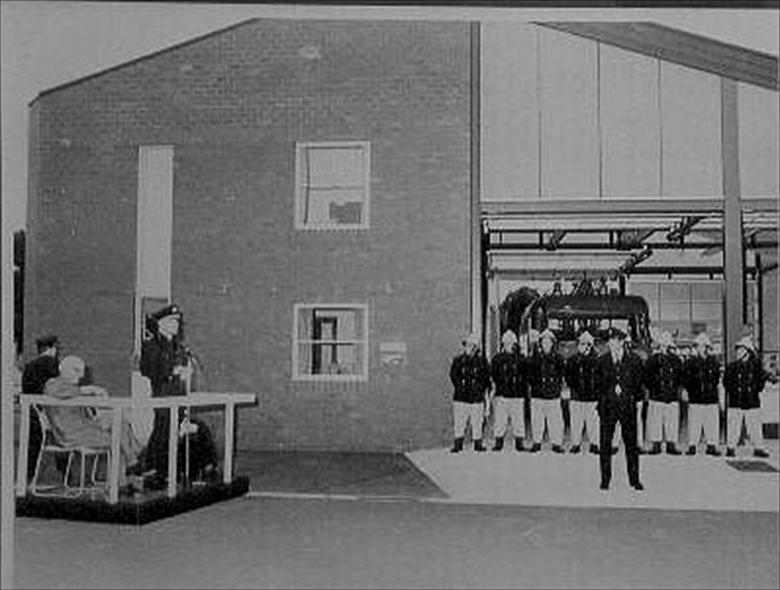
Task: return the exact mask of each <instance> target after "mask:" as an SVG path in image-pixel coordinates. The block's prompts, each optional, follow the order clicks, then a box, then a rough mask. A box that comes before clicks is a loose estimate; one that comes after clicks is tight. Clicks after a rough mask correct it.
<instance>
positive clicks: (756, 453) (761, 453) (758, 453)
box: [753, 449, 769, 459]
mask: <svg viewBox="0 0 780 590" xmlns="http://www.w3.org/2000/svg"><path fill="white" fill-rule="evenodd" d="M753 456H754V457H761V458H762V459H765V458H767V457H769V453H767V452H766V451H765V450H764V449H753Z"/></svg>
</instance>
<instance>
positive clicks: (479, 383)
mask: <svg viewBox="0 0 780 590" xmlns="http://www.w3.org/2000/svg"><path fill="white" fill-rule="evenodd" d="M450 381H451V382H452V386H453V388H454V393H453V397H452V399H453V400H454V401H456V402H464V403H467V404H477V403H482V402H484V401H485V393H486V392H487V390H488V389H489V388H490V367H489V366H488V363H487V361H486V360H485V357H483V356H482V355H481V354H466V353H461V354H459V355H458V356H456V357H455V358H454V359H453V360H452V365H451V366H450Z"/></svg>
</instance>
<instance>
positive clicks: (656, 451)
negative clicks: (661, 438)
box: [648, 441, 661, 455]
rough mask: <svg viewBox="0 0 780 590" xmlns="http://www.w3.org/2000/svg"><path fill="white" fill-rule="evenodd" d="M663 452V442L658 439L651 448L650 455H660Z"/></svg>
mask: <svg viewBox="0 0 780 590" xmlns="http://www.w3.org/2000/svg"><path fill="white" fill-rule="evenodd" d="M660 454H661V443H660V442H658V441H655V442H653V446H652V447H651V449H650V452H649V453H648V455H660Z"/></svg>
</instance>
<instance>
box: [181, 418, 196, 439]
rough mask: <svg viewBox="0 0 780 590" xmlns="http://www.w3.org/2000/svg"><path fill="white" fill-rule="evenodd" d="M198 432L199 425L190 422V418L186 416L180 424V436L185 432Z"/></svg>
mask: <svg viewBox="0 0 780 590" xmlns="http://www.w3.org/2000/svg"><path fill="white" fill-rule="evenodd" d="M196 432H198V425H197V424H194V423H193V422H190V421H189V419H188V418H185V419H184V420H182V423H181V424H180V425H179V436H180V437H182V436H184V435H185V434H188V433H189V434H195V433H196Z"/></svg>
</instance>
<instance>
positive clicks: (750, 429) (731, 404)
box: [723, 336, 769, 457]
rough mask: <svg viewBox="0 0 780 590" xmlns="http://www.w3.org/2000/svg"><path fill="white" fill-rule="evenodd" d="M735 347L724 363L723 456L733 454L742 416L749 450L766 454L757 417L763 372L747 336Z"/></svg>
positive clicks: (762, 385) (761, 455) (760, 454)
mask: <svg viewBox="0 0 780 590" xmlns="http://www.w3.org/2000/svg"><path fill="white" fill-rule="evenodd" d="M735 348H736V353H737V358H736V359H735V360H733V361H731V362H730V363H728V364H727V365H726V372H725V374H724V375H723V386H724V388H725V390H726V400H727V402H726V403H727V405H728V414H727V418H728V421H727V424H726V435H727V437H728V438H727V445H728V446H727V449H726V456H727V457H733V456H734V455H735V451H736V446H737V443H738V442H739V436H740V434H741V432H742V420H743V418H744V420H745V427H746V430H747V435H748V438H749V439H750V442H751V443H752V445H753V454H754V455H755V456H756V457H768V456H769V453H767V451H766V450H764V448H763V446H764V434H763V432H762V420H761V391H762V390H763V389H764V385H765V384H766V379H767V374H766V372H765V371H764V367H763V366H762V364H761V359H759V358H758V355H757V354H756V350H755V348H754V346H753V341H752V340H751V339H750V337H749V336H746V337H744V338H742V339H741V340H739V341H738V342H737V343H736V345H735Z"/></svg>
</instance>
